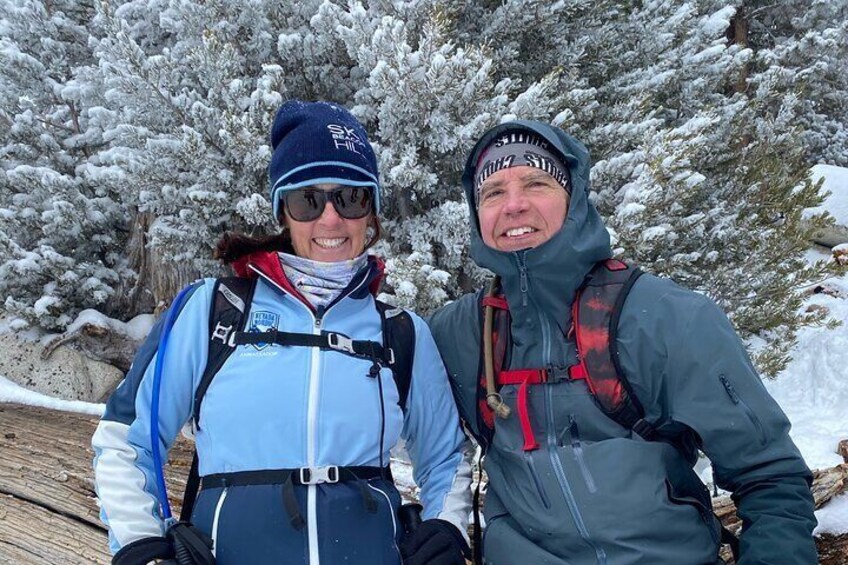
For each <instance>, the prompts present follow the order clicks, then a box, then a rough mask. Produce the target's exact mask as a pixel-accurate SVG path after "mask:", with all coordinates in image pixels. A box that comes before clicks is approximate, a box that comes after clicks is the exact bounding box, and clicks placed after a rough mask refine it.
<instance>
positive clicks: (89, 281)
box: [0, 0, 132, 329]
mask: <svg viewBox="0 0 848 565" xmlns="http://www.w3.org/2000/svg"><path fill="white" fill-rule="evenodd" d="M2 6H3V9H2V14H3V18H2V20H0V123H2V124H3V125H2V127H0V297H2V300H3V308H4V310H5V311H6V312H7V313H8V314H11V315H12V316H14V317H15V321H14V322H13V326H14V327H25V326H27V325H28V324H32V325H36V326H40V327H43V328H50V329H60V328H63V327H64V326H65V325H66V324H68V323H69V322H70V321H72V320H73V317H74V314H75V313H76V311H77V310H78V309H79V308H81V307H92V308H101V309H105V310H108V309H107V308H106V304H107V301H108V300H109V299H110V297H112V295H113V294H114V287H115V285H116V284H117V282H118V281H119V279H121V278H122V277H124V278H127V277H132V272H130V271H128V270H127V269H126V268H125V266H124V264H125V261H124V258H123V257H122V255H121V253H120V251H121V246H122V241H123V239H124V238H125V234H124V233H123V230H122V226H123V225H124V223H125V210H124V208H123V206H122V204H121V193H122V191H124V190H125V189H126V186H125V184H124V171H123V170H122V169H121V168H120V167H114V166H111V165H110V164H109V163H108V162H107V161H106V160H104V158H103V149H104V146H105V144H106V141H105V140H104V137H103V132H104V122H108V120H109V111H108V110H106V109H104V108H103V106H102V104H101V100H100V97H99V93H98V92H97V91H96V90H95V89H93V88H92V85H91V84H90V82H89V81H88V80H87V79H86V78H84V76H83V74H84V69H85V68H86V67H87V66H90V65H93V64H95V59H94V57H93V56H92V53H91V50H90V49H89V48H88V40H89V27H88V23H89V21H90V19H91V16H92V15H93V12H94V7H93V2H79V1H68V0H53V1H50V2H45V1H40V0H3V2H2ZM116 314H117V315H122V314H123V312H116Z"/></svg>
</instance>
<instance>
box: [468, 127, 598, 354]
mask: <svg viewBox="0 0 848 565" xmlns="http://www.w3.org/2000/svg"><path fill="white" fill-rule="evenodd" d="M514 130H529V131H532V132H534V133H536V134H538V135H540V136H542V137H543V138H544V139H545V140H547V141H548V142H549V143H551V145H552V146H553V148H554V149H555V150H556V151H558V152H559V154H560V155H561V156H562V158H563V162H564V163H565V165H566V166H567V167H568V169H569V173H570V175H571V183H572V188H571V197H570V200H569V205H568V213H567V216H566V219H565V222H564V223H563V225H562V228H561V229H560V230H559V231H558V232H557V233H556V234H554V236H553V237H552V238H551V239H549V240H548V241H546V242H545V243H543V244H542V245H539V246H538V247H535V248H532V249H527V250H524V251H516V252H504V251H498V250H496V249H493V248H491V247H489V246H487V245H486V244H485V243H483V239H482V237H481V235H480V224H479V221H478V219H477V210H476V209H475V205H474V171H475V166H476V164H477V161H478V159H479V156H480V153H481V152H482V151H483V150H484V149H485V148H486V147H487V146H488V145H489V143H491V142H492V141H493V140H494V139H495V138H496V137H497V136H498V135H501V134H503V133H505V132H507V131H514ZM589 171H590V160H589V152H588V150H587V149H586V147H585V146H584V145H583V144H582V143H580V142H579V141H577V140H576V139H575V138H573V137H572V136H570V135H568V134H567V133H565V132H564V131H562V130H561V129H559V128H555V127H553V126H550V125H548V124H544V123H542V122H536V121H526V120H517V121H511V122H506V123H503V124H500V125H498V126H495V127H494V128H492V129H491V130H489V131H488V132H487V133H486V134H485V135H484V136H483V137H482V138H481V139H480V141H478V142H477V145H475V146H474V149H473V150H472V151H471V154H470V156H469V157H468V161H467V163H466V165H465V172H464V173H463V176H462V184H463V188H464V190H465V197H466V202H467V203H468V211H469V218H470V222H469V223H470V225H471V257H472V259H474V262H475V263H477V265H479V266H481V267H484V268H486V269H489V270H491V271H493V272H494V273H496V274H498V275H500V277H501V280H502V285H503V290H504V293H505V295H506V299H507V302H508V303H509V308H510V313H511V315H512V320H513V326H512V330H513V331H512V333H513V337H514V338H516V342H517V343H522V342H523V343H525V346H523V347H522V346H519V347H518V350H517V351H514V363H513V365H515V364H516V363H519V364H524V366H530V365H529V364H533V365H536V364H539V363H542V364H545V365H547V364H550V363H552V362H564V361H566V360H565V359H562V357H563V356H564V353H563V352H559V353H557V352H556V351H553V352H552V351H550V347H551V346H547V347H546V346H544V345H539V346H536V345H534V344H532V343H527V341H526V340H530V341H539V340H538V335H539V334H538V333H537V332H538V331H547V330H542V328H540V327H537V326H541V325H549V326H553V327H556V326H559V327H560V329H561V330H563V331H567V330H568V326H569V325H570V323H571V303H572V302H573V300H574V296H575V293H576V291H577V289H578V288H579V286H580V285H581V284H582V282H583V280H584V278H585V277H586V275H588V274H589V271H590V270H591V269H592V266H593V265H594V264H595V263H597V262H598V261H601V260H604V259H608V258H610V257H611V256H612V250H611V248H610V238H609V234H608V233H607V230H606V228H605V227H604V223H603V220H602V219H601V216H600V214H598V211H597V210H596V209H595V207H594V206H593V205H592V203H591V202H589ZM522 275H523V276H522ZM522 278H524V281H522ZM522 332H529V334H530V335H524V336H522V335H521V334H522ZM535 347H540V348H541V349H540V350H534V348H535ZM557 358H559V359H557Z"/></svg>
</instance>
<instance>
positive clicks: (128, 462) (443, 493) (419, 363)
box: [92, 254, 470, 563]
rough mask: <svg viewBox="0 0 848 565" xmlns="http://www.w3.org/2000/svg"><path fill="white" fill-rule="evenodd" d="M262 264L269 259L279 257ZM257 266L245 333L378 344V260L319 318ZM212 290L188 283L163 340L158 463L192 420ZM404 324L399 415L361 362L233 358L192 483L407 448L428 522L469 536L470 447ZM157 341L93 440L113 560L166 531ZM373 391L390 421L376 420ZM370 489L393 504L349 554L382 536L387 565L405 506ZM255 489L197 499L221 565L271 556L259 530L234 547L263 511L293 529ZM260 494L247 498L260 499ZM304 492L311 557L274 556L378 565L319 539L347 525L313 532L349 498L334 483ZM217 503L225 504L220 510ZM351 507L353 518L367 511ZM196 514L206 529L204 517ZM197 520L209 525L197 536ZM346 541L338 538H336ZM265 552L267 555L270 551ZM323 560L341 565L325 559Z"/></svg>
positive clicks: (281, 355) (358, 459)
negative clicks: (154, 431)
mask: <svg viewBox="0 0 848 565" xmlns="http://www.w3.org/2000/svg"><path fill="white" fill-rule="evenodd" d="M268 255H270V256H272V257H273V261H276V260H277V258H276V255H275V254H268ZM263 261H264V265H265V266H264V267H263V262H262V261H259V262H257V263H256V264H253V265H251V270H252V271H253V273H254V275H255V276H259V281H258V283H257V287H256V292H255V295H254V298H253V302H252V304H251V305H250V310H249V316H250V318H249V320H248V321H249V323H248V327H251V326H256V327H257V328H261V329H263V330H265V329H270V327H276V328H277V329H278V330H280V331H286V332H298V333H306V334H312V333H320V332H321V331H322V330H326V331H334V332H339V333H342V334H344V335H346V336H348V337H351V338H352V339H357V340H372V341H376V342H379V343H382V336H381V321H380V316H379V313H378V312H377V310H376V307H375V302H374V298H373V296H372V294H371V292H370V291H369V287H370V286H371V283H373V282H374V279H375V277H377V276H379V274H380V273H379V271H380V267H379V265H377V264H376V263H375V262H374V261H373V260H372V261H370V262H369V265H368V267H366V268H365V269H364V270H363V271H362V272H360V273H359V274H358V275H357V276H356V277H354V280H353V281H352V282H351V284H350V286H349V287H348V288H347V289H346V290H345V291H344V292H343V294H342V296H341V297H340V298H339V299H337V300H336V301H335V302H334V303H332V304H331V305H330V306H329V308H327V309H326V311H325V312H323V313H321V314H319V313H316V312H315V311H314V310H313V309H311V308H310V307H307V305H306V304H304V302H303V301H302V300H301V299H299V298H298V297H296V296H295V295H294V294H293V293H292V292H290V291H286V290H284V288H283V284H284V283H285V282H286V281H281V280H280V279H279V276H275V275H274V273H273V272H271V271H273V270H272V269H269V268H267V265H271V264H272V262H271V261H269V257H268V256H265V257H264V258H263ZM275 279H276V280H275ZM214 282H215V281H214V280H212V279H208V280H204V281H202V282H199V283H196V285H195V287H194V289H193V290H192V294H191V296H190V298H189V299H188V300H187V301H186V303H185V306H184V308H183V310H182V311H181V312H179V316H178V318H177V319H176V322H175V324H174V326H173V329H172V330H171V334H170V338H169V342H168V351H167V352H165V355H166V357H165V359H164V371H163V377H162V383H161V393H160V407H159V431H160V437H161V445H160V449H161V452H162V453H163V454H164V453H166V452H167V450H168V448H170V446H171V445H172V443H173V441H174V439H175V437H176V435H177V433H179V431H180V429H181V428H182V427H183V426H184V425H185V424H186V423H187V422H188V421H189V419H190V417H191V415H192V409H193V405H192V403H193V399H194V392H195V389H196V387H197V386H198V383H199V380H200V378H201V376H202V375H203V372H204V368H205V366H206V362H207V351H208V343H209V339H210V332H209V315H210V304H211V301H212V299H213V297H212V292H213V287H214ZM412 317H413V320H414V326H415V352H414V361H413V367H412V379H411V386H410V392H409V396H408V400H407V410H406V413H405V414H404V413H403V412H402V411H401V408H400V407H399V405H398V391H397V388H396V386H395V382H394V379H393V378H392V375H391V370H390V369H387V368H383V369H382V370H381V375H380V379H379V380H380V381H381V383H379V382H378V379H376V378H371V377H369V376H368V371H369V369H370V368H371V362H370V361H369V360H366V359H359V358H354V357H351V356H348V355H345V354H342V353H339V352H336V351H325V350H319V349H318V348H310V347H283V346H280V345H260V346H255V345H242V346H238V347H237V349H236V350H235V351H234V352H233V353H232V354H231V355H230V356H229V358H228V359H227V361H226V362H225V363H224V365H223V367H222V368H221V370H220V371H219V372H218V374H217V376H216V377H215V378H214V380H213V381H212V384H211V386H210V387H209V389H208V390H207V392H206V394H205V397H204V399H203V402H202V404H201V411H200V428H199V429H198V430H196V433H195V441H196V446H197V451H198V455H199V460H200V467H199V471H200V475H201V476H205V475H210V474H217V473H233V472H239V471H254V470H267V469H294V468H300V467H320V466H328V465H338V466H378V465H379V464H380V462H381V461H382V462H383V464H387V463H388V461H389V451H390V449H391V448H392V447H394V446H395V445H396V444H397V443H398V441H399V440H400V439H401V438H403V439H405V440H406V449H407V450H408V452H409V455H410V458H411V460H412V462H413V466H414V478H415V480H416V482H417V484H418V485H419V486H420V487H421V502H422V504H423V505H424V515H423V517H424V519H428V518H442V519H445V520H448V521H450V522H451V523H453V524H455V525H456V526H457V527H458V528H459V529H460V531H462V532H463V533H464V532H465V527H466V524H467V516H468V511H469V502H470V500H469V496H470V494H469V493H470V491H469V488H468V487H469V485H470V467H469V465H468V461H467V459H468V457H467V453H466V451H465V449H466V448H465V441H464V436H463V434H462V432H461V431H460V428H459V423H458V417H457V413H456V408H455V406H454V402H453V399H452V396H451V390H450V387H449V384H448V380H447V378H446V374H445V370H444V367H443V365H442V362H441V360H440V358H439V354H438V352H437V351H436V348H435V344H434V342H433V339H432V337H431V335H430V332H429V330H428V329H427V326H426V325H425V324H424V323H423V322H422V320H421V319H420V318H419V317H417V316H414V315H413V316H412ZM160 331H161V322H160V324H159V325H157V326H156V328H154V331H152V332H151V335H150V336H149V337H148V339H147V342H146V343H145V344H144V346H143V347H142V349H141V350H140V351H139V353H138V355H137V357H136V360H135V363H134V364H133V366H132V368H131V369H130V372H129V373H128V375H127V378H126V379H125V381H124V382H123V383H122V384H121V386H120V387H119V388H118V389H117V390H116V392H115V393H114V395H113V396H112V397H111V399H110V400H109V403H108V405H107V410H106V414H105V415H104V417H103V419H102V421H101V422H100V425H99V426H98V428H97V431H96V432H95V434H94V437H93V439H92V445H93V447H94V450H95V454H96V457H95V462H94V468H95V476H96V486H97V493H98V496H99V498H100V502H101V516H102V519H103V521H104V523H105V524H107V525H108V527H109V532H110V546H111V549H112V551H113V552H114V551H117V550H118V549H119V548H121V547H122V546H124V545H126V544H128V543H130V542H133V541H136V540H139V539H141V538H145V537H150V536H161V535H163V532H164V526H163V521H162V519H161V516H160V510H159V505H158V502H157V489H156V482H155V480H154V469H153V463H152V456H151V438H150V432H149V428H150V423H149V419H150V417H151V415H150V403H151V394H152V381H153V379H152V376H153V367H154V365H155V362H156V356H157V355H159V354H161V352H157V351H156V346H157V342H158V336H159V332H160ZM380 384H382V390H383V400H384V406H385V414H384V417H381V402H380V392H379V388H380V387H379V385H380ZM383 420H384V421H385V422H384V423H385V429H384V431H383V438H382V442H381V437H380V436H381V426H382V424H383ZM381 444H382V449H383V451H382V459H381V453H380V446H381ZM375 484H376V483H375ZM371 486H372V487H373V486H375V485H371ZM376 486H377V488H378V490H380V493H377V495H376V497H377V498H378V500H379V501H380V502H382V501H383V500H385V501H387V502H388V508H386V509H381V510H380V514H381V515H384V523H383V524H380V525H379V527H377V526H375V527H370V528H366V531H365V533H364V534H362V533H359V534H357V536H353V537H352V538H351V543H356V542H355V539H354V538H356V537H358V538H359V540H360V542H363V543H364V542H366V541H367V539H368V538H367V537H366V538H365V539H363V538H362V535H366V534H368V530H369V529H370V530H375V529H377V530H381V531H382V532H383V533H382V534H381V535H382V537H383V538H385V537H387V536H388V537H389V548H390V550H389V551H388V553H386V554H381V555H382V562H387V563H390V562H399V557H397V553H396V551H397V550H396V546H395V543H396V542H397V541H398V540H399V532H398V525H397V523H396V520H395V513H394V510H396V507H397V505H398V503H399V499H398V497H397V492H396V491H394V488H393V486H392V485H391V484H388V485H386V484H380V485H376ZM234 488H235V487H234ZM251 488H252V487H239V488H238V490H239V493H241V494H240V496H241V498H239V499H238V500H236V499H235V498H237V497H235V493H234V492H233V489H232V488H231V489H230V492H229V494H227V493H223V492H220V489H218V490H217V491H216V492H214V493H212V494H214V496H215V498H217V500H214V501H210V500H208V499H209V494H210V493H209V492H207V490H204V491H203V492H202V493H201V497H200V499H199V500H198V504H197V509H196V511H195V520H193V521H195V524H196V525H198V526H199V527H201V529H205V530H207V533H209V534H210V535H211V536H212V537H213V538H214V539H215V540H216V545H217V546H219V547H216V551H217V559H218V562H219V563H222V562H226V559H222V551H225V553H226V554H228V555H232V556H233V557H232V562H238V559H239V556H241V559H243V558H244V555H245V551H247V549H245V548H244V547H243V545H244V544H246V543H249V544H251V545H255V544H263V543H266V540H263V539H261V537H260V539H257V533H256V530H255V529H254V530H253V531H251V532H244V533H243V534H238V535H236V532H240V531H241V528H242V527H243V524H244V523H245V520H249V518H248V516H249V515H251V514H256V515H258V516H265V515H268V513H269V512H270V513H271V514H272V515H274V516H277V515H278V514H279V515H280V516H279V518H280V519H281V520H283V521H286V522H287V517H286V516H285V514H284V513H282V507H283V504H282V502H281V498H280V495H279V494H276V495H273V496H272V495H268V496H263V497H259V498H256V497H255V496H253V495H251V492H250V491H251ZM258 488H259V487H256V488H253V491H254V494H255V492H256V491H257V489H258ZM299 489H300V490H302V491H303V492H300V490H299V493H298V496H299V497H304V499H303V503H304V504H303V507H302V508H301V512H302V513H303V516H304V517H305V519H306V520H307V525H308V535H307V536H306V541H307V544H306V547H305V548H298V549H295V548H293V547H291V545H292V544H289V547H281V548H280V551H284V552H286V554H290V553H291V552H292V551H295V552H296V553H297V552H301V551H304V552H305V553H304V555H305V556H308V558H309V562H310V563H318V562H320V560H322V558H323V561H324V562H328V563H331V562H334V559H336V558H338V556H339V555H341V556H344V558H345V559H347V560H348V561H351V562H352V563H357V562H362V563H365V562H369V561H373V559H374V557H373V556H370V557H368V556H365V555H362V556H361V559H359V560H357V558H355V557H354V558H353V559H352V560H351V556H352V555H354V554H355V553H356V552H355V551H353V549H351V548H344V547H342V548H341V549H340V548H339V544H338V543H331V542H332V540H327V539H326V537H325V536H326V535H328V534H327V532H329V531H331V530H333V529H334V528H343V527H344V526H341V525H338V524H329V523H328V524H324V525H323V527H322V528H319V523H323V521H326V520H328V519H329V518H328V517H329V516H332V515H334V512H333V510H332V508H331V507H332V506H333V505H347V506H350V505H351V503H350V501H349V500H346V499H345V500H339V499H338V497H337V495H338V494H339V493H341V492H343V491H344V489H343V488H342V485H341V484H339V485H313V486H308V487H305V486H304V487H299ZM333 489H335V490H333ZM212 490H215V489H212ZM354 490H355V489H354ZM242 491H244V492H242ZM354 495H355V496H354V498H356V496H358V495H357V493H356V492H354ZM222 498H226V503H225V501H224V500H222ZM342 498H345V497H342ZM356 500H357V501H358V500H359V499H358V498H356ZM356 506H357V508H358V507H359V506H361V502H357V504H356ZM384 510H385V512H384ZM198 512H199V513H200V514H201V515H203V516H201V517H198ZM224 516H227V520H224V519H223V517H224ZM366 518H368V516H365V517H363V518H361V519H360V518H353V520H354V523H351V524H350V526H349V527H348V528H347V529H348V530H350V531H355V530H357V528H361V527H363V524H364V523H365V522H362V520H365V519H366ZM348 519H351V517H348ZM204 521H207V522H209V521H211V523H210V524H205V525H204V524H199V523H198V522H204ZM356 521H359V522H360V524H358V525H357V524H356V523H355V522H356ZM226 524H229V527H230V528H231V532H229V533H228V532H225V531H223V528H225V525H226ZM263 524H264V522H263ZM264 527H265V526H264V525H263V528H264ZM381 528H385V529H381ZM284 529H290V526H289V525H288V524H287V523H286V524H283V525H281V526H280V529H278V530H277V531H275V530H274V529H273V528H271V529H270V530H269V531H268V532H267V535H268V537H269V538H272V539H277V541H279V539H282V538H286V535H289V534H292V532H287V533H285V532H282V533H281V530H284ZM386 532H388V533H386ZM372 533H373V532H372ZM344 535H345V533H344V532H342V533H339V534H338V535H336V536H335V537H336V538H337V539H338V538H339V537H340V536H341V537H344ZM291 537H292V540H295V541H294V542H292V543H293V544H295V545H296V544H299V543H300V542H298V541H297V540H299V539H301V538H302V537H303V536H297V535H294V534H292V535H291ZM239 538H242V539H239ZM244 538H247V539H244ZM272 539H269V540H267V543H268V544H272ZM224 540H231V541H228V542H226V543H225V542H224ZM274 543H276V542H274ZM339 551H341V553H339ZM352 551H353V553H351V552H352ZM328 555H333V556H336V557H333V558H332V559H331V558H328V557H327V556H328ZM263 559H264V558H263ZM272 561H274V558H273V557H271V556H269V557H268V558H267V562H272ZM242 562H243V561H242Z"/></svg>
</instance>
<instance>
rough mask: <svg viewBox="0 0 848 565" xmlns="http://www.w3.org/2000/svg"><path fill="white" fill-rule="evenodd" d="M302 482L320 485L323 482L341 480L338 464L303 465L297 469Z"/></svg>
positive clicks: (303, 483) (331, 482)
mask: <svg viewBox="0 0 848 565" xmlns="http://www.w3.org/2000/svg"><path fill="white" fill-rule="evenodd" d="M297 472H298V478H299V479H300V484H302V485H320V484H323V483H330V484H333V483H337V482H339V468H338V467H337V466H336V465H329V466H327V467H301V468H300V469H298V470H297Z"/></svg>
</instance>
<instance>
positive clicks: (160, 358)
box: [150, 285, 195, 524]
mask: <svg viewBox="0 0 848 565" xmlns="http://www.w3.org/2000/svg"><path fill="white" fill-rule="evenodd" d="M192 288H195V285H189V286H187V287H185V288H184V289H182V290H181V291H180V293H179V294H178V295H177V297H176V298H175V299H174V302H173V303H172V304H171V307H170V308H169V309H168V314H167V317H166V318H165V325H164V326H163V327H162V333H161V334H160V335H159V348H158V349H157V352H156V366H155V369H154V371H153V398H152V399H151V401H150V446H151V450H152V452H153V468H154V470H155V472H156V485H157V487H158V491H159V504H160V506H161V508H162V516H163V518H164V520H165V523H166V524H168V523H171V522H173V521H174V520H173V517H172V515H171V504H170V503H169V502H168V491H167V488H166V487H165V474H164V472H163V471H162V455H161V454H160V453H159V444H160V437H159V388H160V383H161V381H162V366H163V365H164V359H165V351H166V350H167V347H168V336H169V335H170V334H171V328H172V327H173V326H174V322H176V320H177V316H178V315H179V313H180V311H182V309H183V306H184V305H185V302H186V300H188V296H189V294H190V293H189V291H190V290H192Z"/></svg>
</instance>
